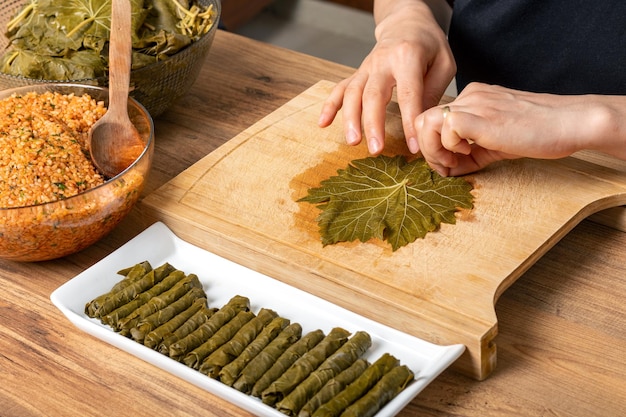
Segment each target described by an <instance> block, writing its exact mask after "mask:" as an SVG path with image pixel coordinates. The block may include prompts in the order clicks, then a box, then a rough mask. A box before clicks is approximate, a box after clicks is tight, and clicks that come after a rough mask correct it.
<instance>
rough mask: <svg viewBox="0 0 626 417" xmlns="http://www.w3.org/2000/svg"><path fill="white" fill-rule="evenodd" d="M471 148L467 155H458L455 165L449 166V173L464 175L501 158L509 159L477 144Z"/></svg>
mask: <svg viewBox="0 0 626 417" xmlns="http://www.w3.org/2000/svg"><path fill="white" fill-rule="evenodd" d="M472 148H473V149H472V152H471V153H470V154H469V155H460V156H459V157H458V163H457V166H455V167H454V168H450V171H449V175H453V176H459V175H466V174H469V173H471V172H475V171H479V170H481V169H483V168H485V167H486V166H487V165H489V164H491V163H493V162H496V161H500V160H502V159H510V158H509V157H507V156H505V155H503V154H501V153H499V152H494V151H491V150H489V149H485V148H482V147H480V146H477V145H473V146H472Z"/></svg>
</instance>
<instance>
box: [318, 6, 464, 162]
mask: <svg viewBox="0 0 626 417" xmlns="http://www.w3.org/2000/svg"><path fill="white" fill-rule="evenodd" d="M375 17H376V20H377V22H379V23H378V24H377V26H376V32H375V34H376V40H377V43H376V45H375V46H374V48H373V49H372V51H371V52H370V54H369V55H368V56H367V57H366V58H365V60H364V61H363V63H362V64H361V66H360V67H359V68H358V70H357V71H356V72H355V73H354V74H353V75H352V76H351V77H349V78H347V79H345V80H343V81H341V82H340V83H338V84H337V85H336V86H335V88H334V89H333V90H332V92H331V93H330V95H329V97H328V98H327V99H326V101H325V103H324V106H323V108H322V112H321V115H320V119H319V125H320V126H322V127H326V126H329V125H330V124H331V123H332V122H333V120H334V119H335V117H336V115H337V113H338V112H339V110H340V109H343V127H344V134H345V137H346V142H347V143H348V144H350V145H357V144H359V143H360V142H361V140H362V132H363V133H364V134H365V137H366V140H367V146H368V149H369V152H370V153H371V154H372V155H377V154H379V153H380V152H381V151H382V150H383V147H384V138H385V116H386V109H387V104H388V103H389V102H390V101H391V99H392V95H393V89H394V88H396V95H397V100H398V105H399V107H400V112H401V115H402V124H403V128H404V134H405V137H406V141H407V145H408V148H409V150H410V151H411V152H412V153H417V152H418V151H419V145H418V141H417V133H416V131H415V127H414V123H413V122H414V121H415V118H416V117H417V116H418V115H419V114H421V113H422V112H423V111H424V110H425V109H428V108H430V107H433V106H435V105H437V104H438V103H439V100H440V99H441V97H442V96H443V93H444V92H445V89H446V88H447V86H448V85H449V84H450V82H451V81H452V79H453V78H454V75H455V73H456V64H455V62H454V58H453V56H452V52H451V51H450V47H449V45H448V41H447V39H446V35H445V33H444V32H443V30H442V29H441V27H440V26H439V24H438V23H437V21H436V20H435V18H434V16H433V14H432V12H431V10H430V8H429V7H428V6H427V5H426V4H425V3H424V2H423V1H421V0H385V1H381V0H378V1H376V3H375ZM361 126H362V128H361Z"/></svg>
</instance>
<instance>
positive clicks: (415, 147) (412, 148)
mask: <svg viewBox="0 0 626 417" xmlns="http://www.w3.org/2000/svg"><path fill="white" fill-rule="evenodd" d="M406 143H407V145H408V147H409V152H411V153H413V154H416V153H418V152H419V151H420V145H419V143H418V142H417V139H416V138H413V137H411V138H409V140H407V141H406Z"/></svg>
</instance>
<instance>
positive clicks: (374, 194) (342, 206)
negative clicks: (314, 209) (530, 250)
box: [298, 155, 473, 251]
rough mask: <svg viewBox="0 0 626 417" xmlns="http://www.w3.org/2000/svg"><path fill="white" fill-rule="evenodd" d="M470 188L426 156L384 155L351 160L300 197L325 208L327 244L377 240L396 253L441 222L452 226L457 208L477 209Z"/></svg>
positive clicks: (323, 226) (320, 219)
mask: <svg viewBox="0 0 626 417" xmlns="http://www.w3.org/2000/svg"><path fill="white" fill-rule="evenodd" d="M471 190H472V185H471V184H469V183H468V182H467V181H465V180H464V179H462V178H455V177H441V176H440V175H439V174H437V173H436V172H435V171H433V170H431V169H430V167H429V166H428V164H427V163H426V161H425V160H424V159H415V160H413V161H411V162H407V160H406V159H405V158H404V157H403V156H401V155H400V156H395V157H389V156H383V155H381V156H377V157H368V158H364V159H358V160H354V161H352V162H351V163H350V165H348V167H347V168H346V169H340V170H338V171H337V175H336V176H333V177H330V178H328V179H326V180H324V181H322V182H321V184H320V187H318V188H311V189H309V190H308V195H307V196H306V197H303V198H301V199H299V200H298V201H299V202H308V203H312V204H317V205H318V208H319V209H320V210H321V213H320V215H319V216H318V218H317V222H318V225H319V229H320V235H321V238H322V244H323V245H324V246H326V245H330V244H334V243H337V242H352V241H355V240H360V241H361V242H367V241H368V240H370V239H372V238H377V239H381V240H386V241H387V242H388V243H389V244H390V245H391V247H392V249H393V251H396V250H397V249H399V248H401V247H402V246H405V245H407V244H409V243H411V242H413V241H415V240H416V239H417V238H423V237H424V236H426V234H427V233H428V232H432V231H434V230H437V229H438V228H439V225H440V224H441V223H449V224H454V223H455V222H456V217H455V212H456V211H457V210H458V209H459V208H468V209H469V208H472V207H473V196H472V194H471Z"/></svg>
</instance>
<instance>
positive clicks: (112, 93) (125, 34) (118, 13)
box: [109, 0, 132, 115]
mask: <svg viewBox="0 0 626 417" xmlns="http://www.w3.org/2000/svg"><path fill="white" fill-rule="evenodd" d="M131 59H132V37H131V6H130V0H112V2H111V35H110V42H109V110H112V109H114V111H118V112H120V113H123V114H124V115H126V114H127V112H128V105H127V104H128V103H127V100H128V92H129V89H130V66H131Z"/></svg>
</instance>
